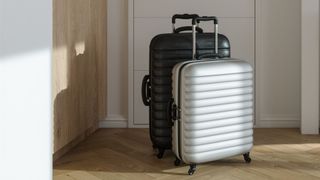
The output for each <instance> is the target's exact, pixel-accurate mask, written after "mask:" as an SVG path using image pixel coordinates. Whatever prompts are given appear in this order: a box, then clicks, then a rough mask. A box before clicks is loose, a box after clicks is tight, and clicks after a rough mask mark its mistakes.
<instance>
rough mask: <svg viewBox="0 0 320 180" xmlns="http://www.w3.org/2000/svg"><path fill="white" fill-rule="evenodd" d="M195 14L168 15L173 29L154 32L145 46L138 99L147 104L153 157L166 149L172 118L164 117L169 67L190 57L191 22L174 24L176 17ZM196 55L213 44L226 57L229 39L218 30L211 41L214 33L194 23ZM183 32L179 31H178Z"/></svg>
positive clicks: (168, 94)
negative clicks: (145, 59)
mask: <svg viewBox="0 0 320 180" xmlns="http://www.w3.org/2000/svg"><path fill="white" fill-rule="evenodd" d="M196 17H199V16H198V15H195V14H193V15H190V14H183V15H174V16H173V17H172V24H173V33H167V34H159V35H157V36H155V37H154V38H153V39H152V41H151V43H150V49H149V75H146V76H145V77H144V78H143V82H142V88H141V90H142V99H143V103H144V104H145V105H146V106H149V129H150V138H151V141H152V144H153V148H154V149H158V155H157V157H158V158H159V159H160V158H162V156H163V154H164V151H165V150H166V149H171V147H172V145H171V140H172V132H171V131H172V130H171V127H172V121H171V119H170V117H167V107H168V106H167V105H168V103H169V101H170V100H171V99H172V85H171V84H172V79H171V76H172V69H173V67H174V65H176V64H177V63H180V62H183V61H186V60H190V59H192V58H193V57H192V54H193V53H192V49H193V48H192V33H191V32H187V33H186V32H183V31H189V30H192V26H184V27H180V28H177V29H176V28H175V26H174V25H175V22H176V19H194V18H196ZM196 30H197V35H196V36H197V44H196V46H197V48H196V49H197V52H196V54H197V56H202V55H205V54H213V53H214V52H215V47H216V44H218V52H219V56H220V57H221V58H223V57H230V55H231V52H230V42H229V40H228V38H227V37H226V36H224V35H222V34H219V35H218V36H219V38H218V39H219V42H217V43H214V42H215V34H214V33H204V32H203V30H202V29H201V28H199V27H197V29H196ZM182 32H183V33H182Z"/></svg>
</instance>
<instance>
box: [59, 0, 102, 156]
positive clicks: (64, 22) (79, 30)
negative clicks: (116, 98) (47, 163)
mask: <svg viewBox="0 0 320 180" xmlns="http://www.w3.org/2000/svg"><path fill="white" fill-rule="evenodd" d="M106 1H107V0H54V1H53V6H54V12H53V48H54V50H53V102H54V105H53V106H54V152H57V151H59V150H61V149H62V148H64V147H66V146H68V145H70V144H74V143H72V142H75V141H78V139H79V138H84V137H85V136H86V135H88V134H90V133H91V132H93V131H95V130H96V129H97V127H98V122H99V120H101V119H103V118H105V116H106V63H107V62H106V55H107V54H106V51H107V47H106V46H107V9H106V8H107V2H106Z"/></svg>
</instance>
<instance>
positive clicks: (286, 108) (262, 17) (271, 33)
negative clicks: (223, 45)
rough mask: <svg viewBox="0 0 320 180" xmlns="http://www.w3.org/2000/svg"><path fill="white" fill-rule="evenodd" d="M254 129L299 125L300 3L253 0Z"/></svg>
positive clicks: (296, 1)
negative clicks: (254, 38) (254, 46)
mask: <svg viewBox="0 0 320 180" xmlns="http://www.w3.org/2000/svg"><path fill="white" fill-rule="evenodd" d="M256 4H257V7H256V24H257V25H256V27H257V28H256V33H257V34H256V42H257V44H256V58H257V59H256V76H257V79H256V83H257V86H256V87H257V96H256V99H257V109H256V112H257V119H258V120H257V126H258V127H299V126H300V82H301V71H300V59H301V58H300V57H301V53H300V51H301V50H300V49H301V48H300V47H301V40H300V39H301V38H300V32H301V30H300V29H301V28H300V27H301V20H300V14H301V13H300V12H301V1H300V0H281V1H279V0H257V1H256Z"/></svg>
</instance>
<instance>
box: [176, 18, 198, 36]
mask: <svg viewBox="0 0 320 180" xmlns="http://www.w3.org/2000/svg"><path fill="white" fill-rule="evenodd" d="M198 17H199V15H198V14H175V15H173V16H172V31H173V33H176V27H175V24H176V20H177V19H185V20H187V19H190V20H192V21H193V20H194V19H195V18H198ZM178 29H179V28H178ZM190 30H192V28H191V29H190ZM183 31H185V30H183ZM180 32H181V31H180Z"/></svg>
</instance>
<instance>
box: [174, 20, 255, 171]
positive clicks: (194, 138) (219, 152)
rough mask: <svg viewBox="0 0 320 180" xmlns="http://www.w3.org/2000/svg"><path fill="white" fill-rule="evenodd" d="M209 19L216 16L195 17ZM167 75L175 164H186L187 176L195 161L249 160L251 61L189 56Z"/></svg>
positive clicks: (251, 142)
mask: <svg viewBox="0 0 320 180" xmlns="http://www.w3.org/2000/svg"><path fill="white" fill-rule="evenodd" d="M208 19H209V20H213V19H215V17H203V18H202V19H201V18H200V19H197V21H198V22H200V21H201V20H206V21H207V20H208ZM214 22H215V32H216V34H217V32H218V29H217V21H216V20H215V21H214ZM195 24H196V23H193V25H194V28H195ZM193 32H194V34H195V31H193ZM195 37H196V36H195V35H194V49H196V48H195V47H196V45H195V42H196V38H195ZM216 40H217V39H216ZM195 52H196V51H195V50H194V57H195ZM216 53H217V51H216ZM172 80H173V98H174V99H173V102H172V103H171V105H170V106H169V107H170V108H171V113H170V115H171V118H172V120H173V128H172V134H173V135H172V148H173V152H174V153H175V155H176V157H177V159H176V161H175V165H179V164H180V161H183V162H185V163H186V164H189V165H190V169H189V172H188V173H189V174H190V175H192V174H193V173H194V171H195V169H196V164H198V163H205V162H210V161H214V160H218V159H223V158H227V157H231V156H235V155H243V156H244V159H245V161H246V162H247V163H250V161H251V159H250V157H249V152H250V150H251V149H252V147H253V113H254V112H253V69H252V67H251V65H250V64H249V63H247V62H246V61H242V60H237V59H230V58H227V59H217V58H216V59H211V58H204V59H202V60H191V61H186V62H183V63H179V64H177V65H176V66H175V67H174V69H173V76H172Z"/></svg>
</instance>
